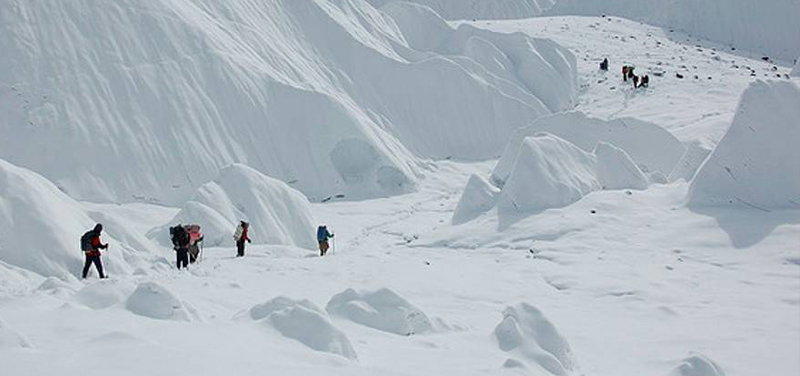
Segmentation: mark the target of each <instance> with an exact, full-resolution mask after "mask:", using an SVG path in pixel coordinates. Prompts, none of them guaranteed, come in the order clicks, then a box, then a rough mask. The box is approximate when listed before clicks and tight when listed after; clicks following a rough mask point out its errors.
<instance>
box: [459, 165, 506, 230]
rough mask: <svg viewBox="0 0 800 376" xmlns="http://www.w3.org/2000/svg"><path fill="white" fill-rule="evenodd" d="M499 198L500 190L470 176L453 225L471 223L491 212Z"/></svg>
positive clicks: (478, 177) (479, 178)
mask: <svg viewBox="0 0 800 376" xmlns="http://www.w3.org/2000/svg"><path fill="white" fill-rule="evenodd" d="M498 196H500V189H499V188H497V187H495V186H493V185H492V184H491V183H489V182H488V181H487V180H486V179H484V178H482V177H480V176H478V175H472V176H470V177H469V181H467V186H466V187H464V192H463V193H462V194H461V198H460V199H459V200H458V205H456V210H455V212H454V213H453V219H452V222H453V224H454V225H458V224H461V223H465V222H469V221H471V220H473V219H475V218H476V217H478V216H479V215H481V214H483V213H486V212H487V211H489V210H491V209H492V208H494V206H495V204H496V203H497V197H498Z"/></svg>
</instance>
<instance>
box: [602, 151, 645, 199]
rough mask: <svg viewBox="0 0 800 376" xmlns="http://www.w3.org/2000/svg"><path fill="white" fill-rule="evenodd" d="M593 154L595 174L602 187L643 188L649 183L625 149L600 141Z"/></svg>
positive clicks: (612, 188) (611, 188)
mask: <svg viewBox="0 0 800 376" xmlns="http://www.w3.org/2000/svg"><path fill="white" fill-rule="evenodd" d="M594 155H595V157H596V158H597V165H596V167H595V169H596V172H595V174H596V176H597V181H598V182H599V183H600V186H601V187H602V189H610V190H614V189H626V188H630V189H639V190H643V189H647V186H648V185H649V184H650V183H649V181H648V178H647V176H645V175H644V173H643V172H642V170H640V169H639V166H636V163H634V162H633V160H631V157H630V156H628V153H626V152H625V150H622V149H620V148H618V147H616V146H614V145H611V144H609V143H606V142H602V141H600V142H598V143H597V146H596V147H595V148H594Z"/></svg>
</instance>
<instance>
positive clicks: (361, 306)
mask: <svg viewBox="0 0 800 376" xmlns="http://www.w3.org/2000/svg"><path fill="white" fill-rule="evenodd" d="M325 310H327V311H328V313H330V314H331V315H333V316H338V317H341V318H345V319H347V320H350V321H353V322H355V323H358V324H361V325H364V326H368V327H370V328H373V329H377V330H381V331H384V332H389V333H394V334H399V335H403V336H409V335H412V334H422V333H426V332H431V331H433V324H432V323H431V320H430V319H429V318H428V316H427V315H426V314H425V313H424V312H422V310H420V309H419V308H417V307H415V306H414V305H413V304H411V303H409V302H408V301H407V300H405V299H404V298H403V297H401V296H400V295H397V294H396V293H395V292H394V291H392V290H389V289H385V288H384V289H380V290H377V291H365V292H360V293H359V292H356V291H355V290H353V289H347V290H345V291H344V292H342V293H339V294H337V295H335V296H334V297H332V298H331V300H330V301H329V302H328V305H327V306H326V307H325Z"/></svg>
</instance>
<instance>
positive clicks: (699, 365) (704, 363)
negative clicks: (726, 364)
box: [669, 353, 725, 376]
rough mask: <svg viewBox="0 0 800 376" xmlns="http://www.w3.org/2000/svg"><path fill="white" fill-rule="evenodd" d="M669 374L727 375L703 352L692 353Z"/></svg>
mask: <svg viewBox="0 0 800 376" xmlns="http://www.w3.org/2000/svg"><path fill="white" fill-rule="evenodd" d="M669 376H725V372H724V371H723V370H722V367H720V366H719V365H717V363H714V361H713V360H711V359H709V358H707V357H705V356H704V355H702V354H697V353H690V354H689V355H688V356H687V357H686V358H684V359H683V360H682V361H681V363H680V364H679V365H678V366H677V367H675V369H674V370H673V371H672V372H670V373H669Z"/></svg>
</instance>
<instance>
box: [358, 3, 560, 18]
mask: <svg viewBox="0 0 800 376" xmlns="http://www.w3.org/2000/svg"><path fill="white" fill-rule="evenodd" d="M368 1H369V2H370V3H371V4H372V5H375V6H378V7H380V6H383V5H385V4H387V3H391V2H394V1H397V0H368ZM406 1H410V2H413V3H416V4H421V5H424V6H427V7H430V8H431V9H433V10H434V11H435V12H436V13H438V14H440V15H441V16H442V17H444V18H445V19H448V20H466V19H482V20H497V19H516V18H530V17H535V16H538V15H540V14H542V12H543V11H544V10H547V9H548V8H550V7H552V6H553V2H554V0H406Z"/></svg>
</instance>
